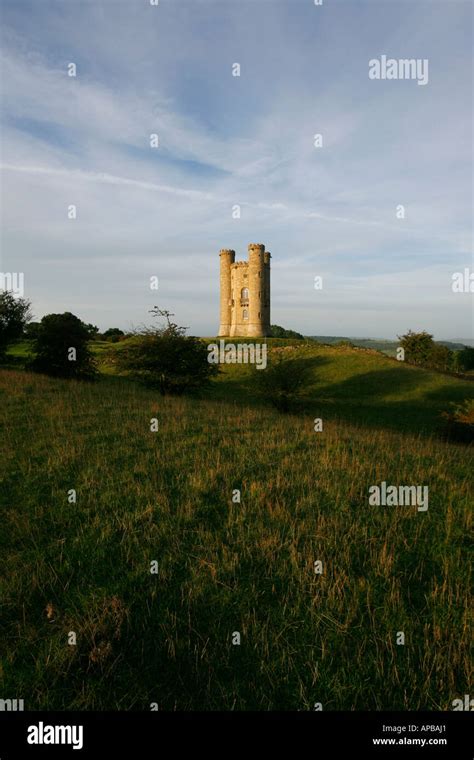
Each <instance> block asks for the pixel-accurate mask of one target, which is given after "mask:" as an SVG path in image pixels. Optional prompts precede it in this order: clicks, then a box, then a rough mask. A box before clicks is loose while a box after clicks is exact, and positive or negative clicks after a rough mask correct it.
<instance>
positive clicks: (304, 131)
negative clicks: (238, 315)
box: [1, 0, 472, 337]
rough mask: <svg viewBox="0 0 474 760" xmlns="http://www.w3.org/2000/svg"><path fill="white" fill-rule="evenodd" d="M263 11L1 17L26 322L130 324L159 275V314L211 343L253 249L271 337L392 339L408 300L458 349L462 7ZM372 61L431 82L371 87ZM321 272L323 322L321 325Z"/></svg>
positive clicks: (463, 221) (138, 9) (8, 260)
mask: <svg viewBox="0 0 474 760" xmlns="http://www.w3.org/2000/svg"><path fill="white" fill-rule="evenodd" d="M269 10H270V9H269V4H267V3H261V4H255V3H250V4H248V3H239V4H219V3H213V2H206V3H200V4H196V3H190V2H181V1H180V2H176V3H174V4H173V5H171V4H169V5H166V4H165V3H162V4H160V6H159V10H158V8H157V9H152V8H150V7H147V6H146V4H143V5H140V6H138V5H137V4H135V3H132V2H128V1H125V0H124V1H123V2H121V3H118V4H111V3H107V2H98V3H94V4H92V3H82V4H80V5H79V6H78V5H77V4H66V5H64V6H62V7H61V8H59V6H58V5H57V4H56V3H53V2H49V1H48V0H47V1H46V2H44V3H43V4H42V8H41V13H39V12H38V8H37V4H35V3H34V2H29V0H24V1H23V2H22V3H20V4H19V5H17V6H14V5H12V6H7V8H6V12H5V14H4V16H5V18H4V21H5V24H4V31H3V33H2V42H3V48H4V52H3V63H2V70H1V71H2V73H1V76H2V94H3V128H2V164H3V167H4V170H3V176H2V200H3V211H2V226H3V232H2V255H3V264H2V266H3V267H4V268H5V269H8V268H10V269H14V268H15V267H17V268H20V267H21V268H22V271H25V275H26V282H27V289H28V288H29V295H30V297H31V298H32V299H33V301H34V303H35V310H36V313H37V314H38V316H40V315H41V313H46V312H48V311H53V310H64V309H66V308H67V309H69V310H73V311H74V309H75V308H79V307H80V308H81V309H82V310H83V313H82V314H81V316H83V317H84V318H86V317H87V321H91V320H94V321H96V322H97V323H99V324H100V325H101V326H102V327H106V326H108V325H110V324H111V323H112V322H114V323H117V324H118V323H120V324H121V325H122V326H126V324H127V323H129V322H135V323H137V322H140V321H142V320H143V318H144V316H145V314H146V308H147V306H146V304H147V303H148V301H147V299H149V298H151V296H150V293H149V292H147V291H146V281H147V277H148V276H149V275H151V274H159V275H160V282H163V289H162V290H161V291H160V298H162V299H164V301H166V303H167V304H168V305H171V306H172V305H173V304H174V303H178V304H179V306H180V315H182V316H181V321H182V322H183V323H186V324H189V325H191V326H192V329H193V331H194V332H197V333H202V334H210V333H212V332H213V331H214V330H215V329H216V328H215V326H216V322H217V313H218V309H217V300H218V293H217V283H218V279H217V273H218V272H217V270H218V257H217V253H218V250H219V248H221V247H224V246H231V247H234V248H236V249H237V250H238V251H239V255H245V250H246V246H247V243H248V242H251V241H253V240H255V239H258V240H263V241H264V242H265V243H266V244H267V246H268V248H269V249H271V250H272V253H273V287H274V291H273V292H274V299H273V307H274V319H275V321H277V322H278V321H280V322H282V321H286V322H288V323H289V325H290V326H292V327H294V328H295V329H299V330H302V331H304V332H309V333H315V332H318V333H326V334H330V333H331V332H335V331H336V329H339V330H342V332H343V333H345V334H347V333H348V332H351V331H352V332H354V331H357V332H358V334H373V332H374V324H377V334H379V335H382V334H385V335H388V336H390V335H392V336H393V335H394V334H396V333H397V332H398V331H399V329H400V328H399V320H400V313H401V312H402V313H403V314H404V315H407V316H406V318H407V319H408V320H410V315H412V318H413V321H414V322H415V321H416V319H417V314H418V311H417V299H416V297H415V294H416V293H418V294H419V295H418V302H419V303H420V304H421V303H423V304H424V307H423V310H422V313H423V315H425V317H426V318H427V319H428V320H429V323H427V324H426V325H425V326H426V328H427V329H430V330H432V331H435V332H436V333H437V334H438V335H439V336H440V337H455V336H456V335H464V336H465V335H466V333H467V332H468V331H469V329H470V328H469V321H470V307H469V305H468V303H467V302H466V300H465V299H464V300H463V299H458V300H457V301H456V299H454V300H453V299H452V298H451V297H450V296H449V295H448V292H449V277H450V272H452V271H454V270H455V269H456V268H460V267H462V266H465V265H468V264H469V263H470V236H471V217H470V213H471V212H470V201H471V200H472V195H471V189H470V184H471V177H472V151H471V147H470V124H471V118H472V117H471V114H470V105H471V102H470V99H471V93H470V85H471V76H470V74H469V63H470V55H471V54H470V42H471V40H470V37H469V34H468V32H467V31H466V28H467V27H466V22H467V21H468V19H469V14H470V11H469V8H468V4H467V3H463V2H460V3H457V4H453V5H452V6H450V7H449V10H447V9H446V7H445V6H444V4H442V7H441V5H440V6H439V7H438V6H435V7H433V5H432V6H431V7H430V12H431V16H430V25H429V26H426V25H425V24H424V23H423V21H424V12H425V10H426V5H425V4H424V3H422V2H416V3H412V4H411V5H410V8H409V10H408V9H407V8H405V10H404V11H403V12H402V10H401V8H400V7H398V6H397V7H394V6H392V5H391V6H390V7H388V6H386V5H385V4H384V8H383V9H382V8H381V7H380V6H379V5H377V4H374V3H372V2H361V3H360V4H358V6H357V9H354V7H353V6H352V5H351V4H346V3H334V4H331V6H330V7H329V6H328V7H326V8H325V10H324V12H323V13H321V14H320V15H319V16H318V15H317V14H318V9H317V8H315V7H312V6H311V4H307V3H295V2H283V1H282V2H279V3H277V4H272V6H271V13H270V12H269ZM155 11H156V12H155ZM354 24H357V28H358V29H359V30H360V34H359V35H357V36H356V37H355V36H354V35H353V34H352V31H351V30H352V29H353V27H354ZM441 32H442V39H443V44H442V45H440V43H439V40H440V34H441ZM381 50H387V51H388V52H389V53H392V52H393V53H397V51H398V52H399V53H400V55H401V56H402V55H403V56H406V55H407V54H410V55H417V56H418V55H420V56H423V57H426V56H429V57H430V72H431V80H430V84H429V86H427V87H425V88H419V87H414V88H413V87H411V84H413V83H410V82H392V83H389V82H385V83H381V82H376V83H374V82H370V81H369V80H368V77H367V62H368V60H369V59H370V58H371V57H373V56H374V55H378V54H379V53H380V51H381ZM70 61H75V62H76V63H77V67H78V76H77V77H76V78H73V77H68V76H67V63H68V62H70ZM234 61H240V62H241V66H242V73H241V77H240V78H233V77H232V76H231V65H232V63H233V62H234ZM421 91H423V92H421ZM151 133H157V134H158V135H159V142H160V146H159V148H158V149H153V148H151V147H150V134H151ZM315 133H321V134H322V135H323V147H322V148H321V149H316V148H315V147H314V134H315ZM71 203H74V204H75V205H77V208H78V217H77V220H76V221H75V222H71V221H70V220H68V219H67V213H66V210H67V207H68V205H69V204H71ZM236 204H238V205H239V206H240V208H241V216H240V219H235V218H233V215H232V209H233V208H234V207H235V205H236ZM399 204H403V205H404V206H405V208H406V218H405V219H404V220H398V219H397V218H396V215H395V209H396V208H397V206H398V205H399ZM320 272H324V273H325V274H326V275H327V282H328V288H329V290H328V292H325V293H324V295H323V296H322V298H325V299H326V304H327V307H328V308H327V310H322V311H321V310H320V309H318V310H316V312H315V311H314V309H313V306H314V305H315V301H314V292H311V287H312V280H313V278H314V275H315V274H318V273H320ZM86 273H87V276H86ZM410 278H411V280H410ZM104 282H106V283H108V287H107V288H106V289H105V291H104V288H103V283H104ZM375 282H376V283H377V285H376V286H374V283H375ZM28 283H29V284H28ZM81 283H83V284H84V292H86V293H87V298H85V299H84V297H83V296H81V297H80V298H79V296H78V288H79V289H80V285H81ZM398 283H402V284H403V287H399V286H398ZM384 293H385V295H386V297H385V300H384ZM394 293H396V294H397V295H396V303H395V302H394V300H393V298H392V295H393V294H394ZM118 294H119V295H118ZM443 294H444V295H443ZM190 296H191V297H190ZM440 302H441V303H442V304H443V308H442V310H440V309H439V308H437V304H439V303H440ZM330 303H331V304H333V306H331V308H329V304H330ZM338 303H339V304H340V314H339V315H337V304H338ZM382 303H384V304H385V306H387V305H389V304H391V306H390V308H382V307H381V304H382ZM124 304H126V307H125V308H124ZM302 304H306V310H305V309H303V308H302V307H301V305H302ZM430 305H431V313H430V312H429V308H430ZM425 307H426V308H425ZM292 309H293V310H292ZM348 312H352V313H351V314H350V316H347V314H348ZM344 314H346V317H344ZM279 315H280V316H279ZM341 315H342V316H341ZM344 319H346V320H347V321H346V322H344Z"/></svg>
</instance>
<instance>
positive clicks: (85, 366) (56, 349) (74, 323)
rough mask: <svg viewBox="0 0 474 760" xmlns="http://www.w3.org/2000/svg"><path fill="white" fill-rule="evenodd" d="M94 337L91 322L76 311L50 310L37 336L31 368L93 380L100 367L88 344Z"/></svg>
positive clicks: (68, 376)
mask: <svg viewBox="0 0 474 760" xmlns="http://www.w3.org/2000/svg"><path fill="white" fill-rule="evenodd" d="M90 340H91V336H90V331H89V330H88V328H87V325H85V324H84V322H81V320H80V319H79V318H78V317H76V316H75V315H74V314H71V313H70V312H65V313H64V314H47V315H46V316H45V317H43V319H42V320H41V322H40V324H39V328H38V333H37V335H36V336H35V337H34V339H33V351H34V352H35V354H36V356H35V358H34V359H33V361H32V362H30V364H29V365H28V369H31V370H32V371H33V372H43V373H44V374H46V375H52V376H53V377H66V378H76V379H79V380H92V379H94V378H95V377H96V375H97V369H96V365H95V361H94V358H93V356H92V354H91V352H90V349H89V345H88V343H89V341H90Z"/></svg>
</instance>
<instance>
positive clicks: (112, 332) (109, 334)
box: [102, 327, 125, 343]
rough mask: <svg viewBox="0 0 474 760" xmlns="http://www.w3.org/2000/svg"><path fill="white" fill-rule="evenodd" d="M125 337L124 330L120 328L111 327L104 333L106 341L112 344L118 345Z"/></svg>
mask: <svg viewBox="0 0 474 760" xmlns="http://www.w3.org/2000/svg"><path fill="white" fill-rule="evenodd" d="M124 335H125V333H124V332H123V330H120V329H119V328H118V327H109V329H108V330H106V331H105V332H104V333H102V337H103V338H104V340H109V341H110V342H111V343H117V342H118V341H119V340H120V338H122V337H123V336H124Z"/></svg>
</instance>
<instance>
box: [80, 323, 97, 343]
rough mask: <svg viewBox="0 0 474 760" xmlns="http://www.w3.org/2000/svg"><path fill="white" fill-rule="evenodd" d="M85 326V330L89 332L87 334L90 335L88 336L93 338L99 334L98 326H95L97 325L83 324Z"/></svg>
mask: <svg viewBox="0 0 474 760" xmlns="http://www.w3.org/2000/svg"><path fill="white" fill-rule="evenodd" d="M83 324H85V323H84V322H83ZM85 328H86V330H87V332H88V333H89V336H90V338H91V339H92V340H94V338H97V336H98V334H99V328H98V327H97V325H91V324H90V323H89V324H88V325H85Z"/></svg>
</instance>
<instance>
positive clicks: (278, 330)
mask: <svg viewBox="0 0 474 760" xmlns="http://www.w3.org/2000/svg"><path fill="white" fill-rule="evenodd" d="M270 330H271V333H272V338H294V339H295V340H304V335H301V333H298V332H295V331H294V330H287V329H286V328H284V327H280V325H272V326H271V327H270Z"/></svg>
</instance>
